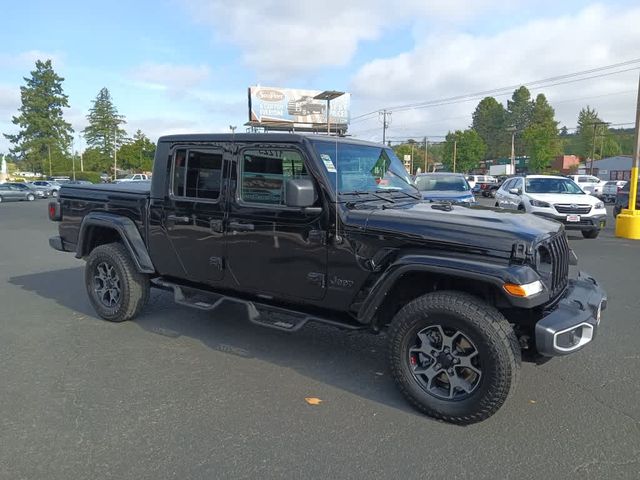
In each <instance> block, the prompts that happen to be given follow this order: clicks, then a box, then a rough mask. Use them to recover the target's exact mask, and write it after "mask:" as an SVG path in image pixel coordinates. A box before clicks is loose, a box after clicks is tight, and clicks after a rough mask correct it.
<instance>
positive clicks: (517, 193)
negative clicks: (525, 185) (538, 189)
mask: <svg viewBox="0 0 640 480" xmlns="http://www.w3.org/2000/svg"><path fill="white" fill-rule="evenodd" d="M509 193H511V194H513V195H520V194H521V193H522V192H521V191H520V189H519V188H510V189H509Z"/></svg>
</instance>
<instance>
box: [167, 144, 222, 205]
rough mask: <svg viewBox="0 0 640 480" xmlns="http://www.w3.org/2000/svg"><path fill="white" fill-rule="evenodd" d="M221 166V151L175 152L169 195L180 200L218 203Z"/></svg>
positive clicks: (197, 149)
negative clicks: (188, 199)
mask: <svg viewBox="0 0 640 480" xmlns="http://www.w3.org/2000/svg"><path fill="white" fill-rule="evenodd" d="M222 164H223V162H222V150H219V151H217V150H209V149H204V148H203V149H200V148H193V149H178V150H176V152H175V155H174V163H173V172H172V179H171V187H170V192H171V194H172V195H173V196H175V197H180V198H190V199H199V200H208V201H218V200H219V199H220V190H221V185H222Z"/></svg>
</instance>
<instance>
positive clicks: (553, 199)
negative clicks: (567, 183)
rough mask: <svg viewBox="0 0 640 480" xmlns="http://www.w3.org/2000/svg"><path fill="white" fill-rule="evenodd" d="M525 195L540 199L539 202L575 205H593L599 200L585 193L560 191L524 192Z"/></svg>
mask: <svg viewBox="0 0 640 480" xmlns="http://www.w3.org/2000/svg"><path fill="white" fill-rule="evenodd" d="M526 195H527V197H529V198H531V199H534V200H540V201H541V202H547V203H551V204H552V205H553V204H556V203H568V204H572V203H575V204H577V205H591V206H592V207H593V206H595V204H596V203H598V202H600V200H599V199H598V198H597V197H594V196H592V195H587V194H583V193H580V194H577V193H576V194H562V193H529V192H527V193H526Z"/></svg>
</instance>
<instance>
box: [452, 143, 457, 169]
mask: <svg viewBox="0 0 640 480" xmlns="http://www.w3.org/2000/svg"><path fill="white" fill-rule="evenodd" d="M457 149H458V141H457V140H454V141H453V173H456V153H457Z"/></svg>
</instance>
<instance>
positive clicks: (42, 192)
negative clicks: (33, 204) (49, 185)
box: [8, 182, 51, 198]
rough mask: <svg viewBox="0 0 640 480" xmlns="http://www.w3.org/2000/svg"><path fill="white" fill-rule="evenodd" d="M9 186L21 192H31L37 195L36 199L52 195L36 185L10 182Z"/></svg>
mask: <svg viewBox="0 0 640 480" xmlns="http://www.w3.org/2000/svg"><path fill="white" fill-rule="evenodd" d="M8 185H13V186H14V187H18V188H19V189H21V190H24V191H25V192H26V191H30V192H32V193H34V194H35V196H36V198H47V197H49V195H50V194H51V192H50V191H49V190H45V189H43V188H40V187H38V186H36V185H31V184H30V183H20V182H8Z"/></svg>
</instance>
